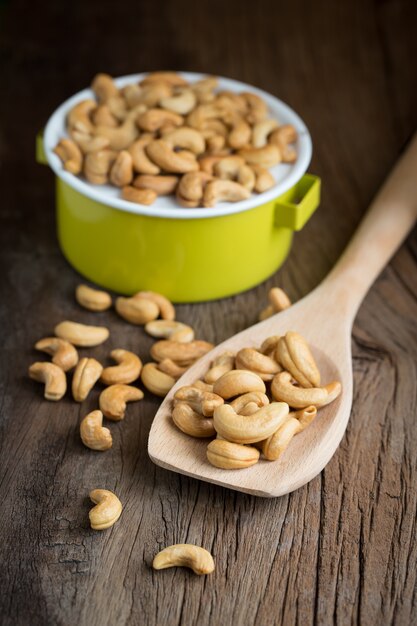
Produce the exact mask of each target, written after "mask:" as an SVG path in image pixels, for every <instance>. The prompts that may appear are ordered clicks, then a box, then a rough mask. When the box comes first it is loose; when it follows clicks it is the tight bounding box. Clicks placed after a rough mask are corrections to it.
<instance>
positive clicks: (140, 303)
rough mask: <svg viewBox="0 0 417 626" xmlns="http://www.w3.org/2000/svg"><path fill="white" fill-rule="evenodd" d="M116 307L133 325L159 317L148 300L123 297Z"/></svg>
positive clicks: (157, 309) (153, 304)
mask: <svg viewBox="0 0 417 626" xmlns="http://www.w3.org/2000/svg"><path fill="white" fill-rule="evenodd" d="M137 191H139V190H137ZM115 307H116V311H117V313H118V314H119V315H120V317H123V319H125V320H126V321H127V322H130V323H131V324H138V325H144V324H146V323H147V322H150V321H151V320H154V319H156V318H157V317H158V315H159V307H158V305H157V304H156V303H155V302H152V300H149V299H148V298H139V297H131V298H124V297H122V296H121V297H119V298H117V299H116V304H115Z"/></svg>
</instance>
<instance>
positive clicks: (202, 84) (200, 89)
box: [190, 76, 219, 96]
mask: <svg viewBox="0 0 417 626" xmlns="http://www.w3.org/2000/svg"><path fill="white" fill-rule="evenodd" d="M218 84H219V79H218V78H217V76H207V77H206V78H201V79H200V80H197V81H196V82H195V83H193V84H192V85H190V87H191V89H192V90H193V91H195V92H196V94H197V96H200V95H201V94H207V93H212V92H213V91H214V90H215V89H216V87H217V85H218Z"/></svg>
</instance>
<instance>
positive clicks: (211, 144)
mask: <svg viewBox="0 0 417 626" xmlns="http://www.w3.org/2000/svg"><path fill="white" fill-rule="evenodd" d="M202 135H203V137H205V139H206V149H207V152H215V153H216V152H220V150H222V149H223V148H224V146H225V145H226V139H225V138H224V137H223V136H222V135H216V134H213V133H209V136H208V137H206V136H205V133H204V132H203V133H202Z"/></svg>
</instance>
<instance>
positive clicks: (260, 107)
mask: <svg viewBox="0 0 417 626" xmlns="http://www.w3.org/2000/svg"><path fill="white" fill-rule="evenodd" d="M241 96H243V98H244V99H245V100H246V105H247V107H248V109H249V112H248V113H247V114H246V119H247V121H248V122H249V124H257V123H258V122H262V121H263V120H264V119H265V117H266V115H267V113H268V107H267V104H266V102H265V101H264V100H263V99H262V98H261V97H260V96H257V95H256V94H255V93H251V92H244V93H242V94H241Z"/></svg>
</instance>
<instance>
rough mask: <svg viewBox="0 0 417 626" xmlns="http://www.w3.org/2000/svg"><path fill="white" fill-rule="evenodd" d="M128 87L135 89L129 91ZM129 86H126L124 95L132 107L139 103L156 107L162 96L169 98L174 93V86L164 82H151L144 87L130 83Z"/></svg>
mask: <svg viewBox="0 0 417 626" xmlns="http://www.w3.org/2000/svg"><path fill="white" fill-rule="evenodd" d="M127 87H129V88H132V87H135V89H134V90H133V89H129V90H128V91H127ZM127 87H125V88H124V91H123V95H124V97H125V99H126V102H127V104H128V106H130V107H133V106H135V105H137V104H144V105H146V106H147V107H156V106H157V105H158V104H159V102H160V101H161V100H162V98H169V97H170V95H171V94H172V86H171V85H168V84H167V83H164V82H155V83H150V84H148V85H144V86H143V87H139V85H128V86H127Z"/></svg>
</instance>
